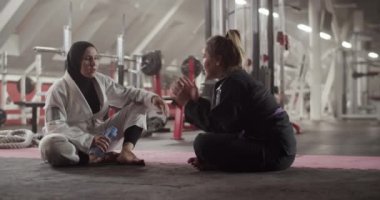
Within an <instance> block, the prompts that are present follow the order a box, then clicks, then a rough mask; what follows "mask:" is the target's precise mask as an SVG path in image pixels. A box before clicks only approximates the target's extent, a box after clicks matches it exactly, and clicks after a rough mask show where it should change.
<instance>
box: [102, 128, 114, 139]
mask: <svg viewBox="0 0 380 200" xmlns="http://www.w3.org/2000/svg"><path fill="white" fill-rule="evenodd" d="M104 135H105V136H106V137H107V138H109V139H111V140H112V139H114V138H116V136H117V128H115V127H114V126H111V127H109V128H107V130H106V133H105V134H104Z"/></svg>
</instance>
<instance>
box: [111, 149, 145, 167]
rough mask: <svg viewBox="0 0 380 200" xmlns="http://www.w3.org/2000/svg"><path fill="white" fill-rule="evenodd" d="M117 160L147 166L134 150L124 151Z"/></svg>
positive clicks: (127, 163) (126, 163)
mask: <svg viewBox="0 0 380 200" xmlns="http://www.w3.org/2000/svg"><path fill="white" fill-rule="evenodd" d="M116 160H117V162H118V163H120V164H124V165H138V166H145V161H144V160H142V159H139V158H137V156H136V155H135V154H134V153H133V152H132V151H122V152H121V153H120V155H119V156H118V157H117V158H116Z"/></svg>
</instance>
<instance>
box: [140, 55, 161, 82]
mask: <svg viewBox="0 0 380 200" xmlns="http://www.w3.org/2000/svg"><path fill="white" fill-rule="evenodd" d="M161 67H162V62H161V51H160V50H156V51H152V52H149V53H147V54H145V55H143V56H142V65H141V71H142V72H143V73H144V74H145V75H148V76H153V75H156V74H158V73H159V72H160V70H161Z"/></svg>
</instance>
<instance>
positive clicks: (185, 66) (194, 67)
mask: <svg viewBox="0 0 380 200" xmlns="http://www.w3.org/2000/svg"><path fill="white" fill-rule="evenodd" d="M181 71H182V74H184V75H185V76H187V77H189V79H190V81H194V80H195V78H196V77H197V76H198V75H199V74H200V73H201V71H202V64H201V62H200V61H199V60H197V59H196V58H195V57H194V56H189V57H188V58H186V59H185V60H184V61H183V63H182V66H181ZM184 122H185V121H184V108H183V107H180V106H176V107H175V114H174V132H173V139H175V140H182V130H183V128H184ZM186 128H190V129H194V127H193V126H191V125H190V127H186Z"/></svg>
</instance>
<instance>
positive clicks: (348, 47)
mask: <svg viewBox="0 0 380 200" xmlns="http://www.w3.org/2000/svg"><path fill="white" fill-rule="evenodd" d="M342 47H344V48H346V49H351V48H352V44H351V43H349V42H346V41H343V42H342Z"/></svg>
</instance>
